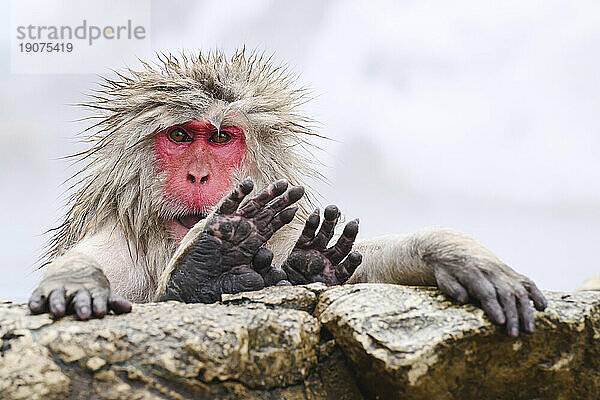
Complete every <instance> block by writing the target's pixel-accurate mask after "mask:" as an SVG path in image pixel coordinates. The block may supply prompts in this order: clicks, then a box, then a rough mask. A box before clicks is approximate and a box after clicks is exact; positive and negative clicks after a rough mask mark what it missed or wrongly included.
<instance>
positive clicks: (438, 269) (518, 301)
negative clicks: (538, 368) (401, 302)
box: [348, 228, 546, 336]
mask: <svg viewBox="0 0 600 400" xmlns="http://www.w3.org/2000/svg"><path fill="white" fill-rule="evenodd" d="M355 248H356V249H357V250H358V251H360V253H361V254H362V255H363V263H362V265H361V266H360V267H358V268H357V269H356V271H355V272H354V275H352V277H351V278H350V279H349V281H348V283H357V282H382V283H397V284H407V285H435V286H438V287H439V288H440V290H442V292H444V293H445V294H446V295H448V296H449V297H451V298H452V299H454V300H456V301H457V302H459V303H466V302H467V301H469V300H471V301H474V302H476V303H478V304H480V305H481V307H482V308H483V309H484V310H485V312H486V313H487V314H488V316H489V318H490V319H491V320H492V322H494V323H496V324H500V325H501V324H506V327H507V331H508V334H509V335H510V336H517V335H518V333H519V319H521V328H523V329H524V330H525V331H527V332H533V330H534V329H535V320H534V314H533V310H532V308H531V304H530V299H531V300H533V303H534V305H535V308H536V309H538V310H544V309H545V308H546V299H545V298H544V295H543V294H542V293H541V292H540V291H539V289H538V288H537V286H536V285H535V283H533V281H531V280H530V279H529V278H527V277H526V276H524V275H521V274H519V273H517V272H515V271H514V270H513V269H511V268H510V267H508V266H507V265H506V264H504V263H503V262H502V261H501V260H500V259H498V257H496V256H495V255H494V254H493V253H491V252H490V251H489V250H487V249H486V248H484V247H483V246H481V245H480V244H479V243H477V242H476V241H475V240H473V239H471V238H470V237H468V236H466V235H464V234H462V233H459V232H456V231H453V230H450V229H444V228H428V229H425V230H422V231H420V232H417V233H414V234H410V235H405V236H400V235H391V236H383V237H379V238H373V239H368V240H362V241H359V242H357V243H356V245H355Z"/></svg>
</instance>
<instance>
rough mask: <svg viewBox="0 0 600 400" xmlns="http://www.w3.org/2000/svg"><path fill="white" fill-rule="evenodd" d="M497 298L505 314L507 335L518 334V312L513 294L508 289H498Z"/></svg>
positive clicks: (513, 335) (514, 335) (515, 335)
mask: <svg viewBox="0 0 600 400" xmlns="http://www.w3.org/2000/svg"><path fill="white" fill-rule="evenodd" d="M498 298H499V299H500V302H501V303H502V307H503V308H504V314H505V315H506V332H507V333H508V336H511V337H517V336H519V313H518V312H517V302H516V300H515V296H514V294H513V293H512V292H511V291H509V290H505V289H502V290H498Z"/></svg>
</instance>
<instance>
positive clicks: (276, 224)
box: [267, 207, 298, 239]
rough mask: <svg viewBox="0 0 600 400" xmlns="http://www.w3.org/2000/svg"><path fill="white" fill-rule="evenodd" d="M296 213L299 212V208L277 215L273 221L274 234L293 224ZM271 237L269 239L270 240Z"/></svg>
mask: <svg viewBox="0 0 600 400" xmlns="http://www.w3.org/2000/svg"><path fill="white" fill-rule="evenodd" d="M296 211H298V207H290V208H288V209H285V210H283V211H282V212H280V213H279V214H277V215H276V216H275V218H273V220H272V221H271V228H272V229H273V233H275V232H277V231H278V230H279V229H281V227H282V226H284V225H286V224H289V223H290V222H292V220H293V219H294V215H296ZM271 235H272V234H271ZM269 237H270V236H269ZM269 237H268V238H267V239H269Z"/></svg>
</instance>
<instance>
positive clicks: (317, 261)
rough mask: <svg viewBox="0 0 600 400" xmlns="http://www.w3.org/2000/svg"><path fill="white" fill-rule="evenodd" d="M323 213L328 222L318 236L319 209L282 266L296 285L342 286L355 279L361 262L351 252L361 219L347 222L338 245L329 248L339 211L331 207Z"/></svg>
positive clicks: (354, 252) (355, 252)
mask: <svg viewBox="0 0 600 400" xmlns="http://www.w3.org/2000/svg"><path fill="white" fill-rule="evenodd" d="M324 214H325V219H324V221H323V224H322V225H321V229H320V230H319V233H317V234H316V236H315V232H316V231H317V228H318V227H319V222H320V217H319V210H318V209H316V210H315V211H314V212H313V213H312V214H311V215H310V216H309V217H308V220H307V221H306V225H305V226H304V230H303V231H302V234H301V235H300V238H299V239H298V241H297V242H296V246H295V247H294V249H293V250H292V253H291V254H290V256H289V257H288V259H287V260H286V261H285V262H284V263H283V265H282V268H283V270H284V271H285V272H286V274H287V276H288V280H289V281H290V282H291V283H293V284H295V285H299V284H305V283H311V282H323V283H325V284H327V285H340V284H342V283H344V282H346V281H347V280H348V278H350V276H352V274H353V273H354V270H355V269H356V267H358V266H359V265H360V263H361V262H362V255H361V254H360V253H359V252H357V251H353V252H352V253H350V251H351V250H352V245H353V244H354V240H355V239H356V235H357V234H358V220H357V219H355V220H352V221H350V222H348V223H347V224H346V226H345V227H344V232H343V233H342V236H340V238H339V239H338V241H337V243H336V244H335V246H333V247H330V248H327V244H328V243H329V241H330V240H331V238H332V236H333V231H334V228H335V225H336V224H337V222H338V218H339V216H340V212H339V210H338V208H337V207H336V206H334V205H330V206H327V208H325V213H324Z"/></svg>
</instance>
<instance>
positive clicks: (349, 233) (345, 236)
mask: <svg viewBox="0 0 600 400" xmlns="http://www.w3.org/2000/svg"><path fill="white" fill-rule="evenodd" d="M358 223H359V221H358V219H354V220H352V221H350V222H348V223H347V224H346V226H345V227H344V232H343V233H342V236H340V238H339V239H338V241H337V243H336V244H335V246H333V247H332V248H330V249H328V250H327V251H326V256H327V258H329V260H330V261H331V263H332V264H333V265H336V264H339V262H340V261H342V260H343V259H344V257H346V255H348V253H350V251H351V250H352V246H353V245H354V240H356V235H357V234H358Z"/></svg>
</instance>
